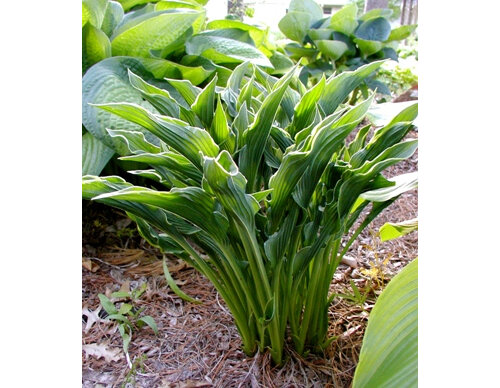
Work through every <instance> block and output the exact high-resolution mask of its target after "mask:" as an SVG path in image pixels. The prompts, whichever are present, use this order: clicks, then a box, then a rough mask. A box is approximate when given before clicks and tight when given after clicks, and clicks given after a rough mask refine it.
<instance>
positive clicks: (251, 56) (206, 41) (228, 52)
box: [186, 35, 273, 68]
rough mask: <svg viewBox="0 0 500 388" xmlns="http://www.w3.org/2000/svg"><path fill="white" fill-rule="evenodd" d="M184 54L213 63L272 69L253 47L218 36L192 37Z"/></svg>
mask: <svg viewBox="0 0 500 388" xmlns="http://www.w3.org/2000/svg"><path fill="white" fill-rule="evenodd" d="M186 53H188V54H191V55H201V56H203V57H205V58H208V59H211V60H212V61H214V62H215V63H240V62H245V61H249V62H251V63H254V64H256V65H260V66H265V67H270V68H272V67H273V65H272V64H271V62H269V59H267V57H266V56H265V55H264V54H262V53H261V52H260V51H259V50H258V49H256V48H255V47H254V46H252V45H250V44H247V43H243V42H240V41H237V40H234V39H228V38H223V37H219V36H204V35H195V36H192V37H191V38H189V39H188V40H187V41H186Z"/></svg>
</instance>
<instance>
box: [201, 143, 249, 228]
mask: <svg viewBox="0 0 500 388" xmlns="http://www.w3.org/2000/svg"><path fill="white" fill-rule="evenodd" d="M203 175H204V177H205V179H206V180H207V182H208V184H209V185H210V187H211V188H212V190H213V191H214V193H215V195H216V196H217V199H218V200H219V201H220V203H221V204H222V206H223V207H224V209H225V211H226V212H227V213H228V214H231V215H232V216H233V217H235V219H237V220H238V221H239V222H240V223H241V224H244V225H245V226H246V227H248V228H249V229H251V228H254V227H255V226H254V216H255V213H257V211H258V210H259V203H258V202H257V201H256V199H255V198H254V197H253V196H252V195H250V194H246V183H247V181H246V179H245V177H244V176H243V174H242V173H241V172H240V171H239V170H238V166H237V165H236V163H235V162H234V161H233V159H232V158H231V155H230V154H229V153H228V152H227V151H225V150H224V151H222V152H221V153H220V154H219V156H218V157H217V158H208V157H205V158H204V164H203Z"/></svg>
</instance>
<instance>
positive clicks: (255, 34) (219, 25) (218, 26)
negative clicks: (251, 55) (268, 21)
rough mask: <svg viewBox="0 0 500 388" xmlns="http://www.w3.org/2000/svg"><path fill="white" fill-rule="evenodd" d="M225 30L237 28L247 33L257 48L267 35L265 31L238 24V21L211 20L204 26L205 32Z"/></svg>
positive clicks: (241, 23)
mask: <svg viewBox="0 0 500 388" xmlns="http://www.w3.org/2000/svg"><path fill="white" fill-rule="evenodd" d="M226 28H237V29H239V30H242V31H247V32H248V33H249V34H250V37H251V38H252V40H253V41H254V42H255V46H256V47H259V46H260V45H262V44H263V43H264V39H265V38H266V35H267V32H266V31H264V30H261V29H260V28H258V27H255V26H252V25H250V24H246V23H243V22H240V21H239V20H228V19H222V20H212V21H211V22H209V23H207V26H206V29H207V30H222V29H226Z"/></svg>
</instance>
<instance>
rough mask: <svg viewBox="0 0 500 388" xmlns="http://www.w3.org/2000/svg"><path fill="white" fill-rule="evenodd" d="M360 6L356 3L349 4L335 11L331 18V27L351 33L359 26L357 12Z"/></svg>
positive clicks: (347, 33) (344, 32)
mask: <svg viewBox="0 0 500 388" xmlns="http://www.w3.org/2000/svg"><path fill="white" fill-rule="evenodd" d="M357 13H358V7H357V6H356V4H355V3H352V4H348V5H346V6H345V7H343V8H342V9H340V10H339V11H337V12H335V13H334V14H333V15H332V18H331V19H330V28H331V29H332V30H334V31H338V32H342V33H343V34H346V35H350V34H352V33H353V32H354V30H355V29H356V28H357V27H358V22H357V20H356V14H357Z"/></svg>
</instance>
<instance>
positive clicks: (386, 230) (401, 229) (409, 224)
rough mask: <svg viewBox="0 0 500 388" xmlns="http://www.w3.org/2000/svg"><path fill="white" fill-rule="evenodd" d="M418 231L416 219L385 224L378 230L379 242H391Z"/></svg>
mask: <svg viewBox="0 0 500 388" xmlns="http://www.w3.org/2000/svg"><path fill="white" fill-rule="evenodd" d="M415 230H418V220H417V219H416V218H414V219H412V220H408V221H402V222H398V223H392V222H386V223H385V224H384V225H382V226H381V227H380V229H379V236H380V241H387V240H392V239H395V238H398V237H401V236H405V235H407V234H408V233H411V232H413V231H415Z"/></svg>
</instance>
